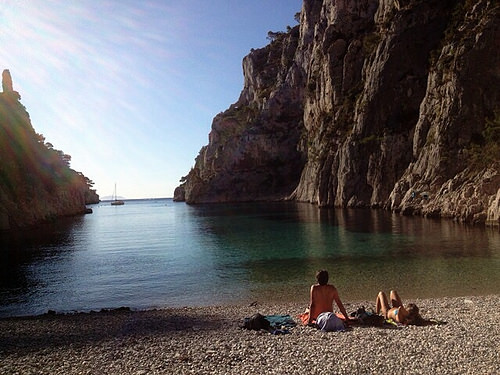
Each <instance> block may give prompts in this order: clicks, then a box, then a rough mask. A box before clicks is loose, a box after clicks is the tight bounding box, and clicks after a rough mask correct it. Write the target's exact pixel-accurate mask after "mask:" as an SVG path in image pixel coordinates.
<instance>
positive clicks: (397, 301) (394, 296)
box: [391, 290, 403, 307]
mask: <svg viewBox="0 0 500 375" xmlns="http://www.w3.org/2000/svg"><path fill="white" fill-rule="evenodd" d="M391 305H392V307H400V306H403V302H401V298H400V297H399V294H398V292H396V291H395V290H391Z"/></svg>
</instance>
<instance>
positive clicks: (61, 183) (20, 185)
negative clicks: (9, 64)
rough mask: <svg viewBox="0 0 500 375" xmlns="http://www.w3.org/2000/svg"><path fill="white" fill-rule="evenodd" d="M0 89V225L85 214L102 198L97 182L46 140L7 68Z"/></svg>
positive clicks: (8, 227) (9, 226)
mask: <svg viewBox="0 0 500 375" xmlns="http://www.w3.org/2000/svg"><path fill="white" fill-rule="evenodd" d="M3 88H4V90H5V91H4V92H2V93H0V230H12V229H16V228H22V227H27V226H32V225H36V224H39V223H41V222H43V221H47V220H52V219H54V218H57V217H60V216H69V215H76V214H83V213H85V211H86V207H85V204H86V203H91V202H95V201H96V200H97V201H99V196H98V195H97V194H96V192H95V190H93V189H91V188H90V187H91V185H92V182H91V181H90V180H88V179H87V178H86V177H85V176H84V175H83V174H81V173H79V172H76V171H74V170H72V169H70V168H69V160H70V157H69V155H66V154H64V153H63V152H62V151H59V150H55V149H53V148H52V145H50V144H49V143H45V142H44V141H45V139H44V137H43V136H42V135H40V134H37V133H36V132H35V130H34V129H33V127H32V125H31V121H30V118H29V114H28V112H27V111H26V109H25V108H24V106H23V105H22V104H21V102H20V101H19V99H20V95H19V93H17V92H16V91H14V90H13V89H12V80H11V78H10V73H9V72H8V71H7V70H6V71H4V73H3Z"/></svg>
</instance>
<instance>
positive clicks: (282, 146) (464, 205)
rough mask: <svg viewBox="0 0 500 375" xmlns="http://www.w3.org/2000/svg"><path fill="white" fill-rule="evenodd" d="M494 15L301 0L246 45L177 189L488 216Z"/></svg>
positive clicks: (492, 189) (456, 8) (492, 217)
mask: <svg viewBox="0 0 500 375" xmlns="http://www.w3.org/2000/svg"><path fill="white" fill-rule="evenodd" d="M499 15H500V10H499V5H498V2H496V1H488V0H462V1H451V0H426V1H424V0H404V1H403V0H349V1H347V0H322V1H321V0H305V1H304V3H303V7H302V11H301V15H300V25H299V26H297V27H295V28H293V29H291V30H289V31H288V32H287V33H283V34H280V35H279V38H277V39H276V40H274V41H273V42H272V43H270V45H268V46H267V47H265V48H263V49H260V50H255V51H252V52H251V53H250V54H249V55H248V56H247V57H245V59H244V61H243V70H244V75H245V87H244V88H243V91H242V93H241V96H240V99H239V100H238V102H237V103H236V104H234V105H232V106H231V107H230V109H229V110H228V111H226V112H224V113H222V114H219V115H218V116H216V118H215V119H214V122H213V125H212V131H211V133H210V141H209V145H208V146H206V147H204V148H203V149H202V150H201V152H200V155H199V156H198V157H197V159H196V163H195V166H194V168H193V169H192V170H191V172H190V173H189V174H188V176H186V177H185V180H183V181H182V182H183V184H182V185H181V187H180V188H179V189H178V191H177V193H178V196H177V197H178V198H179V199H182V198H185V199H186V201H187V202H188V203H196V202H208V201H209V202H216V201H228V200H254V199H269V198H290V199H296V200H299V201H307V202H312V203H316V204H318V205H319V206H341V207H345V206H349V207H382V208H386V209H391V210H394V211H398V212H402V213H404V214H421V215H425V216H433V217H450V218H455V219H458V220H462V221H466V222H471V223H485V222H486V223H488V224H494V225H498V224H499V223H500V90H499V87H500V52H499V51H500V48H499V47H500V30H499V27H500V26H499V17H500V16H499ZM278 57H279V58H278ZM257 135H258V136H257ZM275 161H279V162H275ZM262 174H265V176H267V178H268V179H267V180H265V179H263V178H261V177H262ZM264 181H268V183H265V182H264ZM288 193H291V194H290V195H288ZM183 194H184V197H183Z"/></svg>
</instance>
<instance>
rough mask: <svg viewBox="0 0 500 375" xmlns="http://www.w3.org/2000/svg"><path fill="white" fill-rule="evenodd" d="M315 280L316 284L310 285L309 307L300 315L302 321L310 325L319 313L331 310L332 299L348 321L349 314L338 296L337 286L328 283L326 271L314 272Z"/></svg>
mask: <svg viewBox="0 0 500 375" xmlns="http://www.w3.org/2000/svg"><path fill="white" fill-rule="evenodd" d="M316 281H317V282H318V283H317V284H314V285H311V293H310V303H309V308H308V309H307V310H306V312H305V313H304V314H302V315H301V316H300V318H301V320H302V322H303V323H304V324H308V325H311V324H314V323H315V321H316V319H317V318H318V315H320V314H321V313H323V312H333V301H335V302H336V303H337V306H338V307H339V309H340V312H341V313H342V314H343V315H344V318H345V321H348V320H349V316H348V315H347V312H346V310H345V308H344V305H343V304H342V301H341V300H340V298H339V294H338V292H337V288H335V287H334V286H333V285H331V284H328V271H325V270H321V271H318V272H316Z"/></svg>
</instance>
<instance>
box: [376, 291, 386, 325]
mask: <svg viewBox="0 0 500 375" xmlns="http://www.w3.org/2000/svg"><path fill="white" fill-rule="evenodd" d="M375 311H376V313H377V314H378V313H379V312H380V311H382V315H383V316H384V317H385V318H386V319H387V312H388V311H389V302H387V296H386V295H385V293H384V292H379V293H378V295H377V300H376V301H375Z"/></svg>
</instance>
